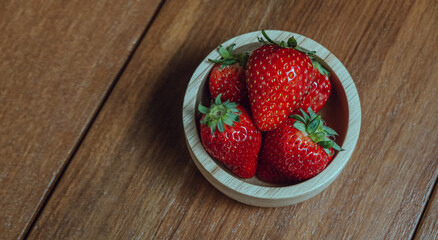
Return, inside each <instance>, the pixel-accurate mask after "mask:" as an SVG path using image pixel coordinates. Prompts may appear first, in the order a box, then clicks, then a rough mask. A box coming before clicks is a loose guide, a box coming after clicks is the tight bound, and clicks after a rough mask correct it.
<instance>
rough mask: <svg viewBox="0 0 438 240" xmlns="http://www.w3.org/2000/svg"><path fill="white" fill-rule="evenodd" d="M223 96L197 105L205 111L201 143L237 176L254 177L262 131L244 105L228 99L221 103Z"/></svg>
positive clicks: (202, 120)
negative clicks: (205, 103)
mask: <svg viewBox="0 0 438 240" xmlns="http://www.w3.org/2000/svg"><path fill="white" fill-rule="evenodd" d="M220 99H221V95H220V94H219V95H218V96H217V97H216V100H215V103H213V104H212V105H211V107H210V108H206V107H204V106H202V105H201V104H199V106H198V110H199V111H200V112H201V113H203V114H204V115H203V116H202V118H201V140H202V145H203V146H204V148H205V150H206V151H207V152H208V153H209V154H210V155H211V156H213V157H214V158H215V159H217V160H218V161H220V162H222V163H223V164H225V166H227V167H228V168H229V169H230V170H231V171H232V172H234V173H235V174H236V175H237V176H239V177H242V178H251V177H253V176H254V175H255V172H256V169H257V160H258V153H259V151H260V146H261V142H262V134H261V132H260V131H259V130H258V129H257V128H256V127H255V126H254V124H253V122H252V121H251V119H250V117H249V115H248V113H247V112H246V110H245V109H244V108H243V107H241V106H239V105H238V104H237V103H232V102H229V101H226V102H224V103H222V102H221V100H220ZM216 128H217V130H218V131H216Z"/></svg>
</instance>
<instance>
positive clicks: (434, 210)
mask: <svg viewBox="0 0 438 240" xmlns="http://www.w3.org/2000/svg"><path fill="white" fill-rule="evenodd" d="M437 186H438V185H435V189H434V191H433V193H432V196H431V198H430V200H429V204H428V205H427V208H426V210H425V212H424V216H423V218H422V219H421V222H420V224H419V227H418V230H417V232H416V233H415V239H438V188H437Z"/></svg>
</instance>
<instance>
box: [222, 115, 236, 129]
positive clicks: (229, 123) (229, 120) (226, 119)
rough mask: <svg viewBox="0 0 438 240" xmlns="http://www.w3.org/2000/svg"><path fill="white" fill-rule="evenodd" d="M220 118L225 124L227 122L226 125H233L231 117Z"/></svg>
mask: <svg viewBox="0 0 438 240" xmlns="http://www.w3.org/2000/svg"><path fill="white" fill-rule="evenodd" d="M221 120H222V121H223V122H224V123H225V124H227V125H228V126H231V127H234V122H233V120H232V119H231V118H228V117H224V118H221Z"/></svg>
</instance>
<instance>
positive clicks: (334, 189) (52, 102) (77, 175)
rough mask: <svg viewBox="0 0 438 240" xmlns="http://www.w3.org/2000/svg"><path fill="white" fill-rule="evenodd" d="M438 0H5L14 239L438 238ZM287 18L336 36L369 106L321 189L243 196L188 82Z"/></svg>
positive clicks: (8, 200)
mask: <svg viewBox="0 0 438 240" xmlns="http://www.w3.org/2000/svg"><path fill="white" fill-rule="evenodd" d="M437 26H438V2H437V1H435V0H429V1H427V0H407V1H395V0H394V1H374V0H367V1H341V0H337V1H316V0H312V1H269V2H268V1H212V0H211V1H209V0H207V1H200V0H188V1H179V0H165V1H163V0H161V1H160V0H138V1H121V0H114V1H106V2H102V1H85V0H83V1H55V0H47V1H41V2H38V1H12V0H7V1H2V2H1V3H0V32H1V35H0V52H1V55H0V76H1V77H0V104H1V107H0V239H17V238H30V239H151V238H156V239H163V238H176V239H178V238H179V239H193V238H195V239H203V238H213V239H217V238H219V239H232V238H240V239H249V238H251V239H260V238H265V239H388V238H389V239H410V238H416V239H436V238H438V220H437V219H438V197H437V195H438V194H437V191H438V190H437V186H436V182H437V177H438V157H437V155H438V146H437V142H438V124H437V123H438V100H437V97H438V50H437V46H438V31H437ZM262 28H264V29H278V30H286V31H291V32H296V33H300V34H302V35H305V36H307V37H309V38H312V39H314V40H315V41H317V42H319V43H321V44H322V45H324V46H325V47H326V48H327V49H329V50H330V51H331V52H332V53H334V54H335V55H336V56H337V57H338V58H339V59H340V60H341V62H343V63H344V65H345V66H346V67H347V69H348V70H349V71H350V74H351V76H352V77H353V80H354V81H355V83H356V86H357V88H358V91H359V95H360V99H361V105H362V128H361V134H360V137H359V142H358V145H357V147H356V150H355V153H354V155H353V157H352V158H351V160H350V162H349V163H348V165H347V167H346V168H345V170H344V171H343V172H342V173H341V175H340V176H339V178H338V179H337V180H336V181H335V182H334V183H333V184H332V185H331V186H330V187H329V188H328V189H326V190H325V191H323V192H322V193H321V194H319V195H317V196H315V197H313V198H311V199H310V200H307V201H305V202H302V203H299V204H296V205H293V206H289V207H282V208H258V207H252V206H247V205H244V204H241V203H239V202H236V201H234V200H232V199H230V198H228V197H226V196H225V195H223V194H222V193H220V192H219V191H218V190H216V189H215V188H214V187H213V186H212V185H210V184H209V183H208V182H207V181H206V180H205V179H204V178H203V177H202V175H201V174H200V173H199V171H198V170H197V169H196V167H195V165H194V164H193V163H192V161H191V158H190V155H189V153H188V150H187V149H186V145H185V141H184V135H183V130H182V119H181V108H182V100H183V96H184V92H185V87H186V85H187V83H188V81H189V79H190V76H191V74H192V73H193V71H194V70H195V68H196V66H197V65H198V64H199V63H200V61H201V60H202V59H203V58H204V57H205V56H206V55H207V54H208V53H209V52H210V51H211V50H213V49H214V48H216V47H217V45H218V44H220V43H221V42H224V41H225V40H227V39H229V38H231V37H233V36H236V35H239V34H243V33H246V32H251V31H256V30H260V29H262Z"/></svg>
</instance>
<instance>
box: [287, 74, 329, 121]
mask: <svg viewBox="0 0 438 240" xmlns="http://www.w3.org/2000/svg"><path fill="white" fill-rule="evenodd" d="M330 91H331V84H330V79H329V75H328V74H326V75H322V74H321V73H319V71H315V80H314V81H313V83H312V86H311V88H310V90H309V92H308V94H307V96H306V97H304V99H303V101H302V102H301V103H300V106H299V108H297V109H295V110H294V113H295V114H297V113H299V110H298V109H300V108H301V109H305V111H306V113H309V112H307V109H308V108H309V107H310V108H311V109H312V110H313V111H314V112H318V111H319V110H321V108H322V107H323V106H324V105H325V103H326V102H327V100H328V98H329V96H330Z"/></svg>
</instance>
